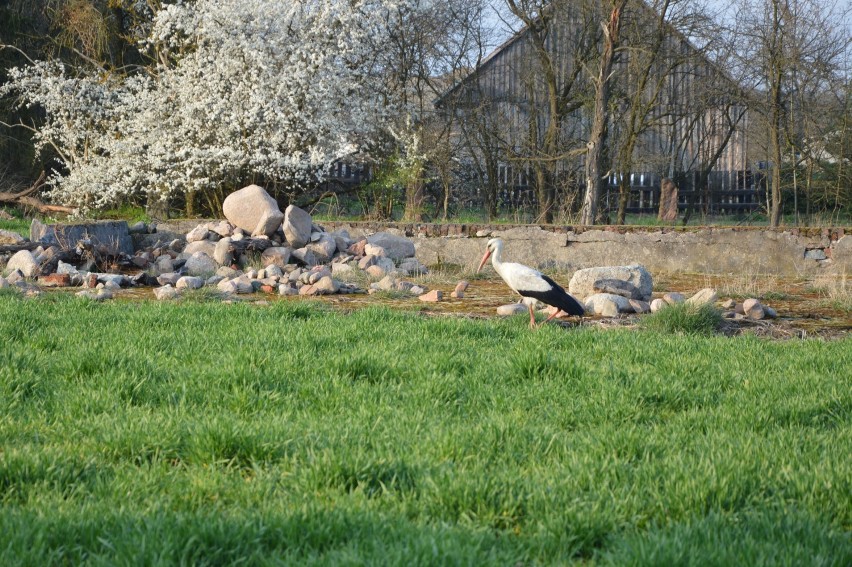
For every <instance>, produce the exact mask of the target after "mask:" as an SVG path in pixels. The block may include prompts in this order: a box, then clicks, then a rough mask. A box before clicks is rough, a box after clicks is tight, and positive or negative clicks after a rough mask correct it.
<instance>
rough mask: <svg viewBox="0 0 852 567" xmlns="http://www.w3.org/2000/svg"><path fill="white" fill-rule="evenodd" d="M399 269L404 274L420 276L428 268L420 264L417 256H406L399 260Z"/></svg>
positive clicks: (426, 271) (426, 272) (425, 272)
mask: <svg viewBox="0 0 852 567" xmlns="http://www.w3.org/2000/svg"><path fill="white" fill-rule="evenodd" d="M399 269H400V270H402V271H403V272H405V273H406V274H408V275H413V276H422V275H425V274H428V273H429V269H428V268H427V267H426V266H424V265H423V264H421V263H420V260H418V259H417V258H406V259H405V260H403V261H402V262H400V264H399ZM462 291H464V290H462Z"/></svg>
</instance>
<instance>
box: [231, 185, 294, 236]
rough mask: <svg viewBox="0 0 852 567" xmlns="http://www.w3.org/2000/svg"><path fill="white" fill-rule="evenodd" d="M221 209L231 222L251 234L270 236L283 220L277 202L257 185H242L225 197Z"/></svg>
mask: <svg viewBox="0 0 852 567" xmlns="http://www.w3.org/2000/svg"><path fill="white" fill-rule="evenodd" d="M222 211H223V212H224V213H225V218H227V219H228V221H229V222H230V223H231V224H233V225H234V226H236V227H239V228H241V229H243V230H245V231H247V232H251V233H252V234H253V235H261V234H263V235H266V236H272V233H274V232H275V231H276V230H278V227H280V226H281V221H282V220H284V214H283V213H282V212H281V209H279V208H278V203H277V202H276V201H275V199H273V198H272V197H271V196H270V195H269V193H267V192H266V190H264V189H263V187H261V186H259V185H249V186H248V187H243V188H242V189H240V190H238V191H234V192H233V193H231V194H230V195H228V196H227V197H225V201H224V202H223V203H222Z"/></svg>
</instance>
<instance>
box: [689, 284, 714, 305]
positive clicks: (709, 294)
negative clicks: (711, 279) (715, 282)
mask: <svg viewBox="0 0 852 567" xmlns="http://www.w3.org/2000/svg"><path fill="white" fill-rule="evenodd" d="M717 299H719V296H718V295H717V294H716V290H715V289H713V288H710V287H705V288H704V289H702V290H700V291H698V292H696V294H695V295H693V296H692V297H690V298H689V299H687V300H686V302H687V303H689V304H690V305H708V304H713V303H715V302H716V300H717Z"/></svg>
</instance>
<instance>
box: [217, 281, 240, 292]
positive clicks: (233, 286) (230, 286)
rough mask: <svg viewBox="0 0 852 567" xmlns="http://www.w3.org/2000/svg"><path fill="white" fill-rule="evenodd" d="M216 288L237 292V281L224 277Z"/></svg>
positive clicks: (222, 290)
mask: <svg viewBox="0 0 852 567" xmlns="http://www.w3.org/2000/svg"><path fill="white" fill-rule="evenodd" d="M216 289H218V290H219V291H221V292H222V293H237V283H236V278H235V279H227V278H226V279H223V280H221V281H220V282H219V283H217V284H216Z"/></svg>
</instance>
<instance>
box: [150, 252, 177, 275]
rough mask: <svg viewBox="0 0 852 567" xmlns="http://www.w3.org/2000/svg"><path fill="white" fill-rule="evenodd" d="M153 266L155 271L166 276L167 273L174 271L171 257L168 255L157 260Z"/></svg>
mask: <svg viewBox="0 0 852 567" xmlns="http://www.w3.org/2000/svg"><path fill="white" fill-rule="evenodd" d="M154 265H155V266H156V268H157V271H158V272H159V273H161V274H167V273H169V272H174V271H175V264H174V261H173V260H172V257H171V256H169V255H168V254H165V255H163V256H160V257H159V258H157V262H156V263H155V264H154Z"/></svg>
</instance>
